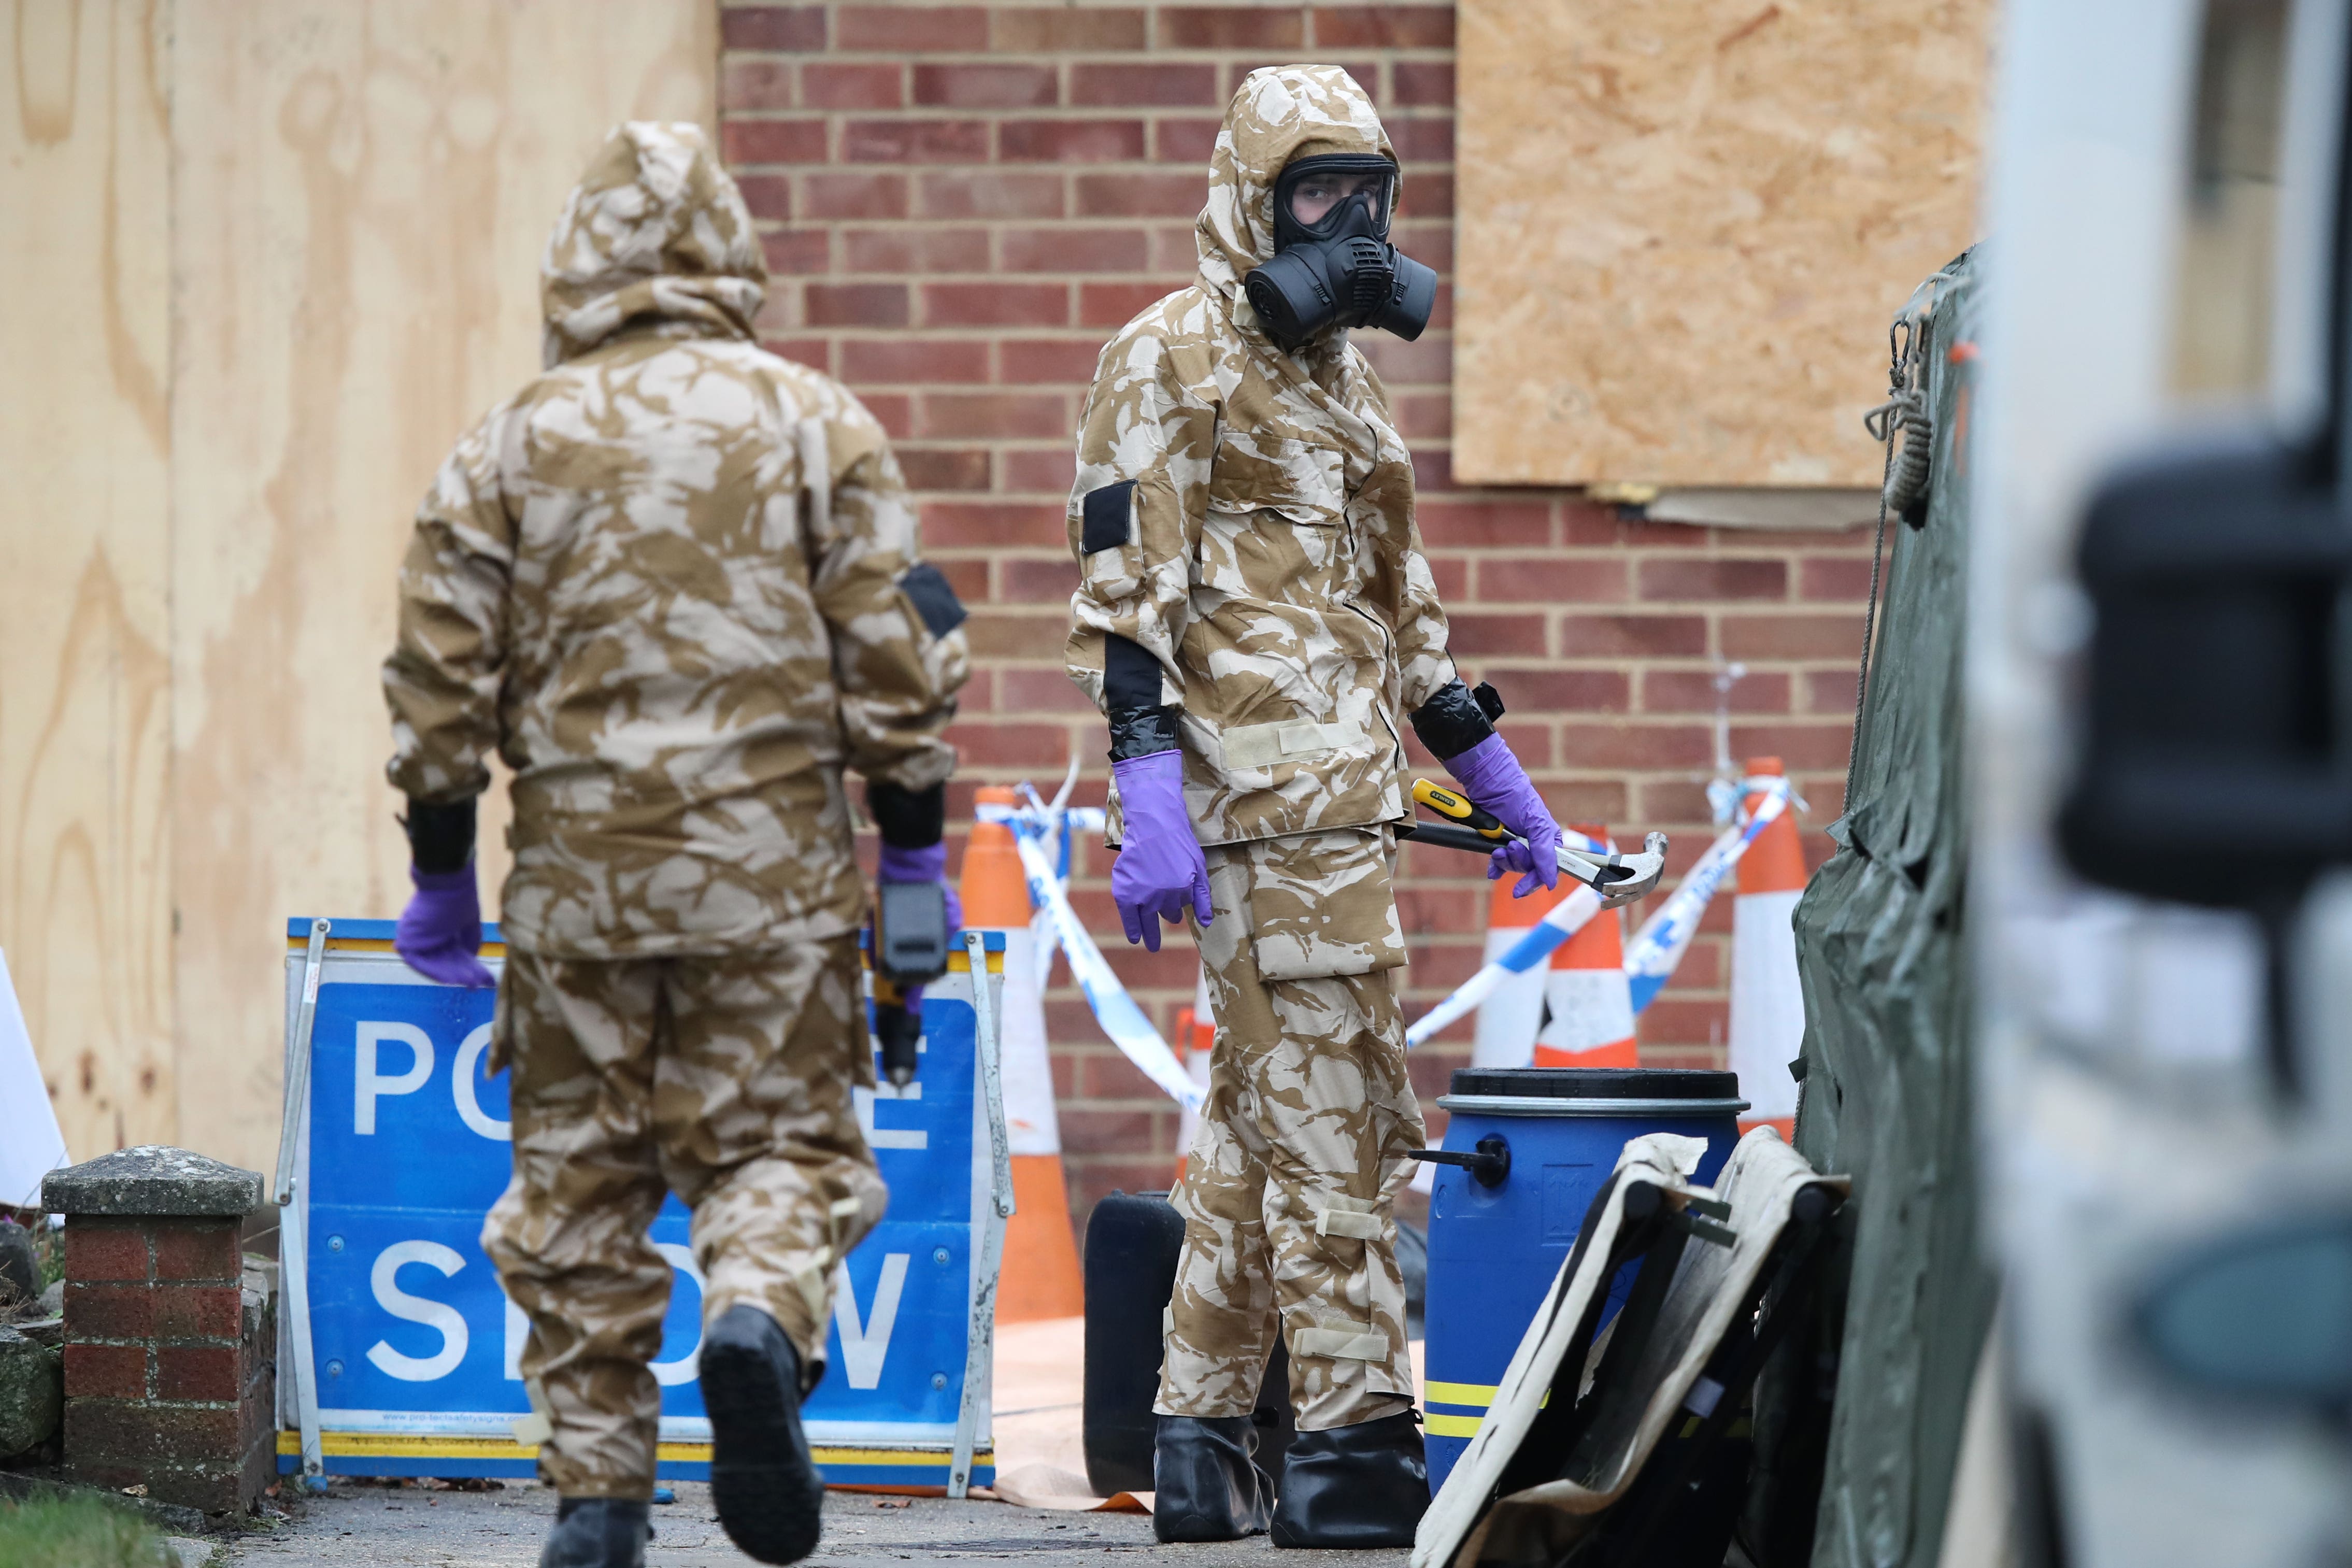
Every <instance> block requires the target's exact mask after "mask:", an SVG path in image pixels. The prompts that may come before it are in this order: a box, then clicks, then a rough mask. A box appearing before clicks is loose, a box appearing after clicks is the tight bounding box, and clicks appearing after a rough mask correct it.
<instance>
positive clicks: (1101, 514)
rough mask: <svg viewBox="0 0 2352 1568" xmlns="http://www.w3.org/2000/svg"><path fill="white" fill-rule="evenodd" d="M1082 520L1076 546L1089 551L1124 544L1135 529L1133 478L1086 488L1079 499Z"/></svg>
mask: <svg viewBox="0 0 2352 1568" xmlns="http://www.w3.org/2000/svg"><path fill="white" fill-rule="evenodd" d="M1080 505H1081V507H1082V508H1083V509H1084V516H1085V523H1084V526H1083V527H1081V528H1080V529H1079V531H1078V548H1079V550H1080V552H1083V553H1085V554H1087V555H1092V554H1093V553H1094V552H1096V551H1097V550H1116V549H1118V547H1119V546H1120V545H1122V544H1125V543H1126V542H1127V541H1128V537H1129V535H1130V534H1132V533H1133V532H1134V531H1135V481H1134V480H1133V479H1121V480H1119V481H1118V483H1117V484H1115V485H1105V486H1103V487H1102V488H1101V489H1092V490H1088V491H1087V499H1086V500H1084V501H1083V502H1081V503H1080Z"/></svg>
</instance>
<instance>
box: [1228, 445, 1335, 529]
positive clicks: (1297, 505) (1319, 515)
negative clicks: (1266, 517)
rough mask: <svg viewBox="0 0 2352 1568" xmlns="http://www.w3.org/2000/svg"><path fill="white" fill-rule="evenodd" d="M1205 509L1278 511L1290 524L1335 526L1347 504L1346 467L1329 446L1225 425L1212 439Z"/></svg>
mask: <svg viewBox="0 0 2352 1568" xmlns="http://www.w3.org/2000/svg"><path fill="white" fill-rule="evenodd" d="M1209 505H1210V506H1211V507H1212V508H1213V509H1214V510H1218V511H1273V512H1279V513H1281V514H1282V516H1283V517H1285V518H1286V519H1287V520H1289V521H1292V522H1295V523H1301V524H1305V525H1306V526H1308V527H1314V528H1336V527H1338V526H1339V521H1340V519H1341V517H1342V515H1343V514H1344V513H1345V511H1346V510H1347V505H1348V484H1347V469H1346V466H1345V463H1344V460H1343V459H1342V458H1340V456H1339V452H1338V451H1337V450H1336V449H1335V448H1333V447H1323V446H1318V445H1316V444H1315V443H1314V442H1311V441H1304V440H1300V439H1298V438H1297V437H1290V436H1276V435H1271V434H1267V433H1265V432H1262V431H1253V430H1236V429H1233V428H1230V427H1228V428H1227V429H1225V430H1223V431H1221V432H1220V433H1219V436H1218V439H1217V455H1216V459H1215V461H1214V462H1213V465H1212V466H1211V469H1210V474H1209Z"/></svg>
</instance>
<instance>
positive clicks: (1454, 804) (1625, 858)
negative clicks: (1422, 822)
mask: <svg viewBox="0 0 2352 1568" xmlns="http://www.w3.org/2000/svg"><path fill="white" fill-rule="evenodd" d="M1412 798H1413V802H1414V804H1416V805H1420V806H1422V807H1423V809H1425V810H1427V811H1430V812H1432V813H1433V814H1435V815H1436V816H1442V817H1444V818H1445V820H1446V821H1447V822H1449V823H1452V824H1454V825H1455V826H1457V827H1461V828H1467V829H1469V830H1470V832H1472V833H1475V834H1476V835H1477V840H1476V844H1478V845H1488V844H1491V845H1496V846H1500V845H1504V844H1508V843H1511V842H1513V841H1514V840H1516V839H1517V837H1518V835H1517V834H1515V833H1513V832H1512V831H1511V830H1510V829H1509V828H1507V827H1506V826H1503V824H1502V821H1501V819H1500V818H1498V817H1496V816H1495V814H1494V813H1492V812H1490V811H1487V810H1486V809H1485V808H1483V807H1481V806H1478V805H1473V804H1472V803H1471V800H1470V798H1469V797H1468V796H1467V795H1464V794H1463V793H1462V792H1461V791H1459V790H1454V789H1448V788H1446V787H1445V786H1444V784H1433V783H1432V782H1431V781H1430V780H1428V779H1415V780H1413V781H1412ZM1423 837H1429V838H1432V839H1433V840H1435V841H1436V842H1438V843H1441V844H1444V845H1447V846H1449V847H1459V848H1465V849H1466V848H1471V847H1475V846H1474V844H1473V843H1472V842H1470V841H1466V840H1457V839H1454V838H1449V837H1438V835H1437V834H1435V833H1430V834H1425V835H1423ZM1559 868H1560V870H1562V871H1563V872H1565V873H1566V874H1567V875H1569V876H1570V877H1572V878H1574V879H1576V880H1577V881H1580V882H1581V883H1583V884H1584V885H1585V886H1586V887H1588V888H1591V889H1592V890H1593V891H1594V892H1596V893H1599V894H1600V895H1601V907H1602V908H1604V909H1612V910H1613V909H1616V908H1617V907H1619V906H1620V905H1622V904H1630V903H1632V902H1633V900H1636V899H1640V898H1646V897H1647V896H1648V895H1649V894H1650V893H1652V892H1653V891H1654V890H1655V889H1656V888H1657V886H1658V879H1659V878H1660V877H1662V876H1664V874H1665V868H1666V836H1665V835H1664V834H1663V833H1653V834H1650V835H1649V836H1648V837H1645V838H1644V839H1643V843H1642V852H1641V853H1640V854H1638V855H1607V854H1595V853H1593V852H1592V851H1591V850H1586V849H1577V848H1571V847H1570V846H1568V845H1566V844H1562V845H1561V846H1560V847H1559Z"/></svg>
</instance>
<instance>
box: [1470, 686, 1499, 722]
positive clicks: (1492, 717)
mask: <svg viewBox="0 0 2352 1568" xmlns="http://www.w3.org/2000/svg"><path fill="white" fill-rule="evenodd" d="M1470 700H1471V701H1473V702H1475V703H1476V704H1477V705H1478V711H1479V712H1481V713H1484V714H1485V715H1486V722H1488V723H1489V724H1491V723H1493V722H1494V721H1496V720H1497V719H1499V718H1501V717H1502V716H1503V694H1502V693H1501V692H1499V691H1497V690H1496V689H1495V683H1494V682H1493V681H1491V680H1482V681H1480V682H1479V683H1478V684H1477V685H1475V686H1474V687H1472V688H1471V689H1470Z"/></svg>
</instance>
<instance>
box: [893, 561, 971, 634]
mask: <svg viewBox="0 0 2352 1568" xmlns="http://www.w3.org/2000/svg"><path fill="white" fill-rule="evenodd" d="M898 587H899V589H900V590H901V591H902V592H904V593H905V594H906V595H907V600H908V603H909V604H911V605H914V606H915V614H917V615H919V616H922V617H923V625H924V626H925V627H927V628H928V629H929V632H930V634H931V635H932V636H933V637H945V636H947V635H948V634H949V633H950V632H951V631H953V630H955V629H956V627H958V626H961V625H963V623H964V619H965V616H966V612H965V610H964V607H963V601H962V600H961V599H959V598H957V597H956V591H955V589H954V588H953V587H951V586H950V584H949V583H948V580H947V575H946V574H944V573H942V572H941V571H940V569H939V568H938V567H936V566H934V565H932V564H931V563H929V562H928V561H918V562H916V563H914V564H913V565H912V566H909V567H908V568H907V570H906V571H905V572H903V573H901V574H899V577H898Z"/></svg>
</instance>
